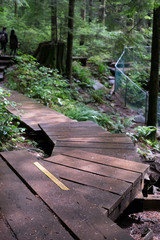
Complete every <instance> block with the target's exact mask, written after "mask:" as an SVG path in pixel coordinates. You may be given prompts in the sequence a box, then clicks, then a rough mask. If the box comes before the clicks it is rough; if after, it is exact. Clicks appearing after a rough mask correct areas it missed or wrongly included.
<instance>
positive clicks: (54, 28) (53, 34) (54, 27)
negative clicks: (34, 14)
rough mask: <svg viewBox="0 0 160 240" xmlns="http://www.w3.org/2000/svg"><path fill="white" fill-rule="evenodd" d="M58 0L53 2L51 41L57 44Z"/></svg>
mask: <svg viewBox="0 0 160 240" xmlns="http://www.w3.org/2000/svg"><path fill="white" fill-rule="evenodd" d="M57 29H58V24H57V0H51V41H52V42H54V43H57V41H58V36H57Z"/></svg>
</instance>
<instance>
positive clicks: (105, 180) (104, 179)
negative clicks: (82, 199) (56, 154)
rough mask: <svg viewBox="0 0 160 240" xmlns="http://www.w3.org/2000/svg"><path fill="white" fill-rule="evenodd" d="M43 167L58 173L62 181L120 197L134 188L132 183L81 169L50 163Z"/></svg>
mask: <svg viewBox="0 0 160 240" xmlns="http://www.w3.org/2000/svg"><path fill="white" fill-rule="evenodd" d="M43 165H44V166H46V168H49V169H50V171H52V172H56V174H57V176H59V177H60V178H62V179H66V180H70V181H72V182H76V183H80V184H83V185H86V186H90V187H94V188H97V189H101V190H103V191H108V192H111V193H114V194H116V195H119V196H124V194H126V193H128V192H129V191H130V190H131V188H132V184H131V183H128V182H125V181H123V180H119V179H115V178H111V177H108V176H100V175H96V174H93V173H92V172H85V171H81V170H80V169H74V168H69V167H67V166H62V165H56V164H53V163H52V165H51V164H50V163H47V162H44V163H43Z"/></svg>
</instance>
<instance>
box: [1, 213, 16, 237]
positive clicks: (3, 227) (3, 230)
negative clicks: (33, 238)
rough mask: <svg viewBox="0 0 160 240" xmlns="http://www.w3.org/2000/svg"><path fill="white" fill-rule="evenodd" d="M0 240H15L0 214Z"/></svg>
mask: <svg viewBox="0 0 160 240" xmlns="http://www.w3.org/2000/svg"><path fill="white" fill-rule="evenodd" d="M0 238H1V240H16V238H15V236H14V233H13V232H12V230H11V228H10V226H9V225H8V224H7V222H6V221H5V219H4V216H3V215H2V213H1V212H0Z"/></svg>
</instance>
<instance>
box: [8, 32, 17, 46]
mask: <svg viewBox="0 0 160 240" xmlns="http://www.w3.org/2000/svg"><path fill="white" fill-rule="evenodd" d="M16 48H18V38H17V36H16V34H12V35H10V49H16Z"/></svg>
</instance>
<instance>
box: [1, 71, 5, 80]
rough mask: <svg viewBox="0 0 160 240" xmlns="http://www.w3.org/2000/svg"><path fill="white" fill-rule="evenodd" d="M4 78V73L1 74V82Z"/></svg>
mask: <svg viewBox="0 0 160 240" xmlns="http://www.w3.org/2000/svg"><path fill="white" fill-rule="evenodd" d="M3 78H4V74H3V72H0V81H2V80H3Z"/></svg>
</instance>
